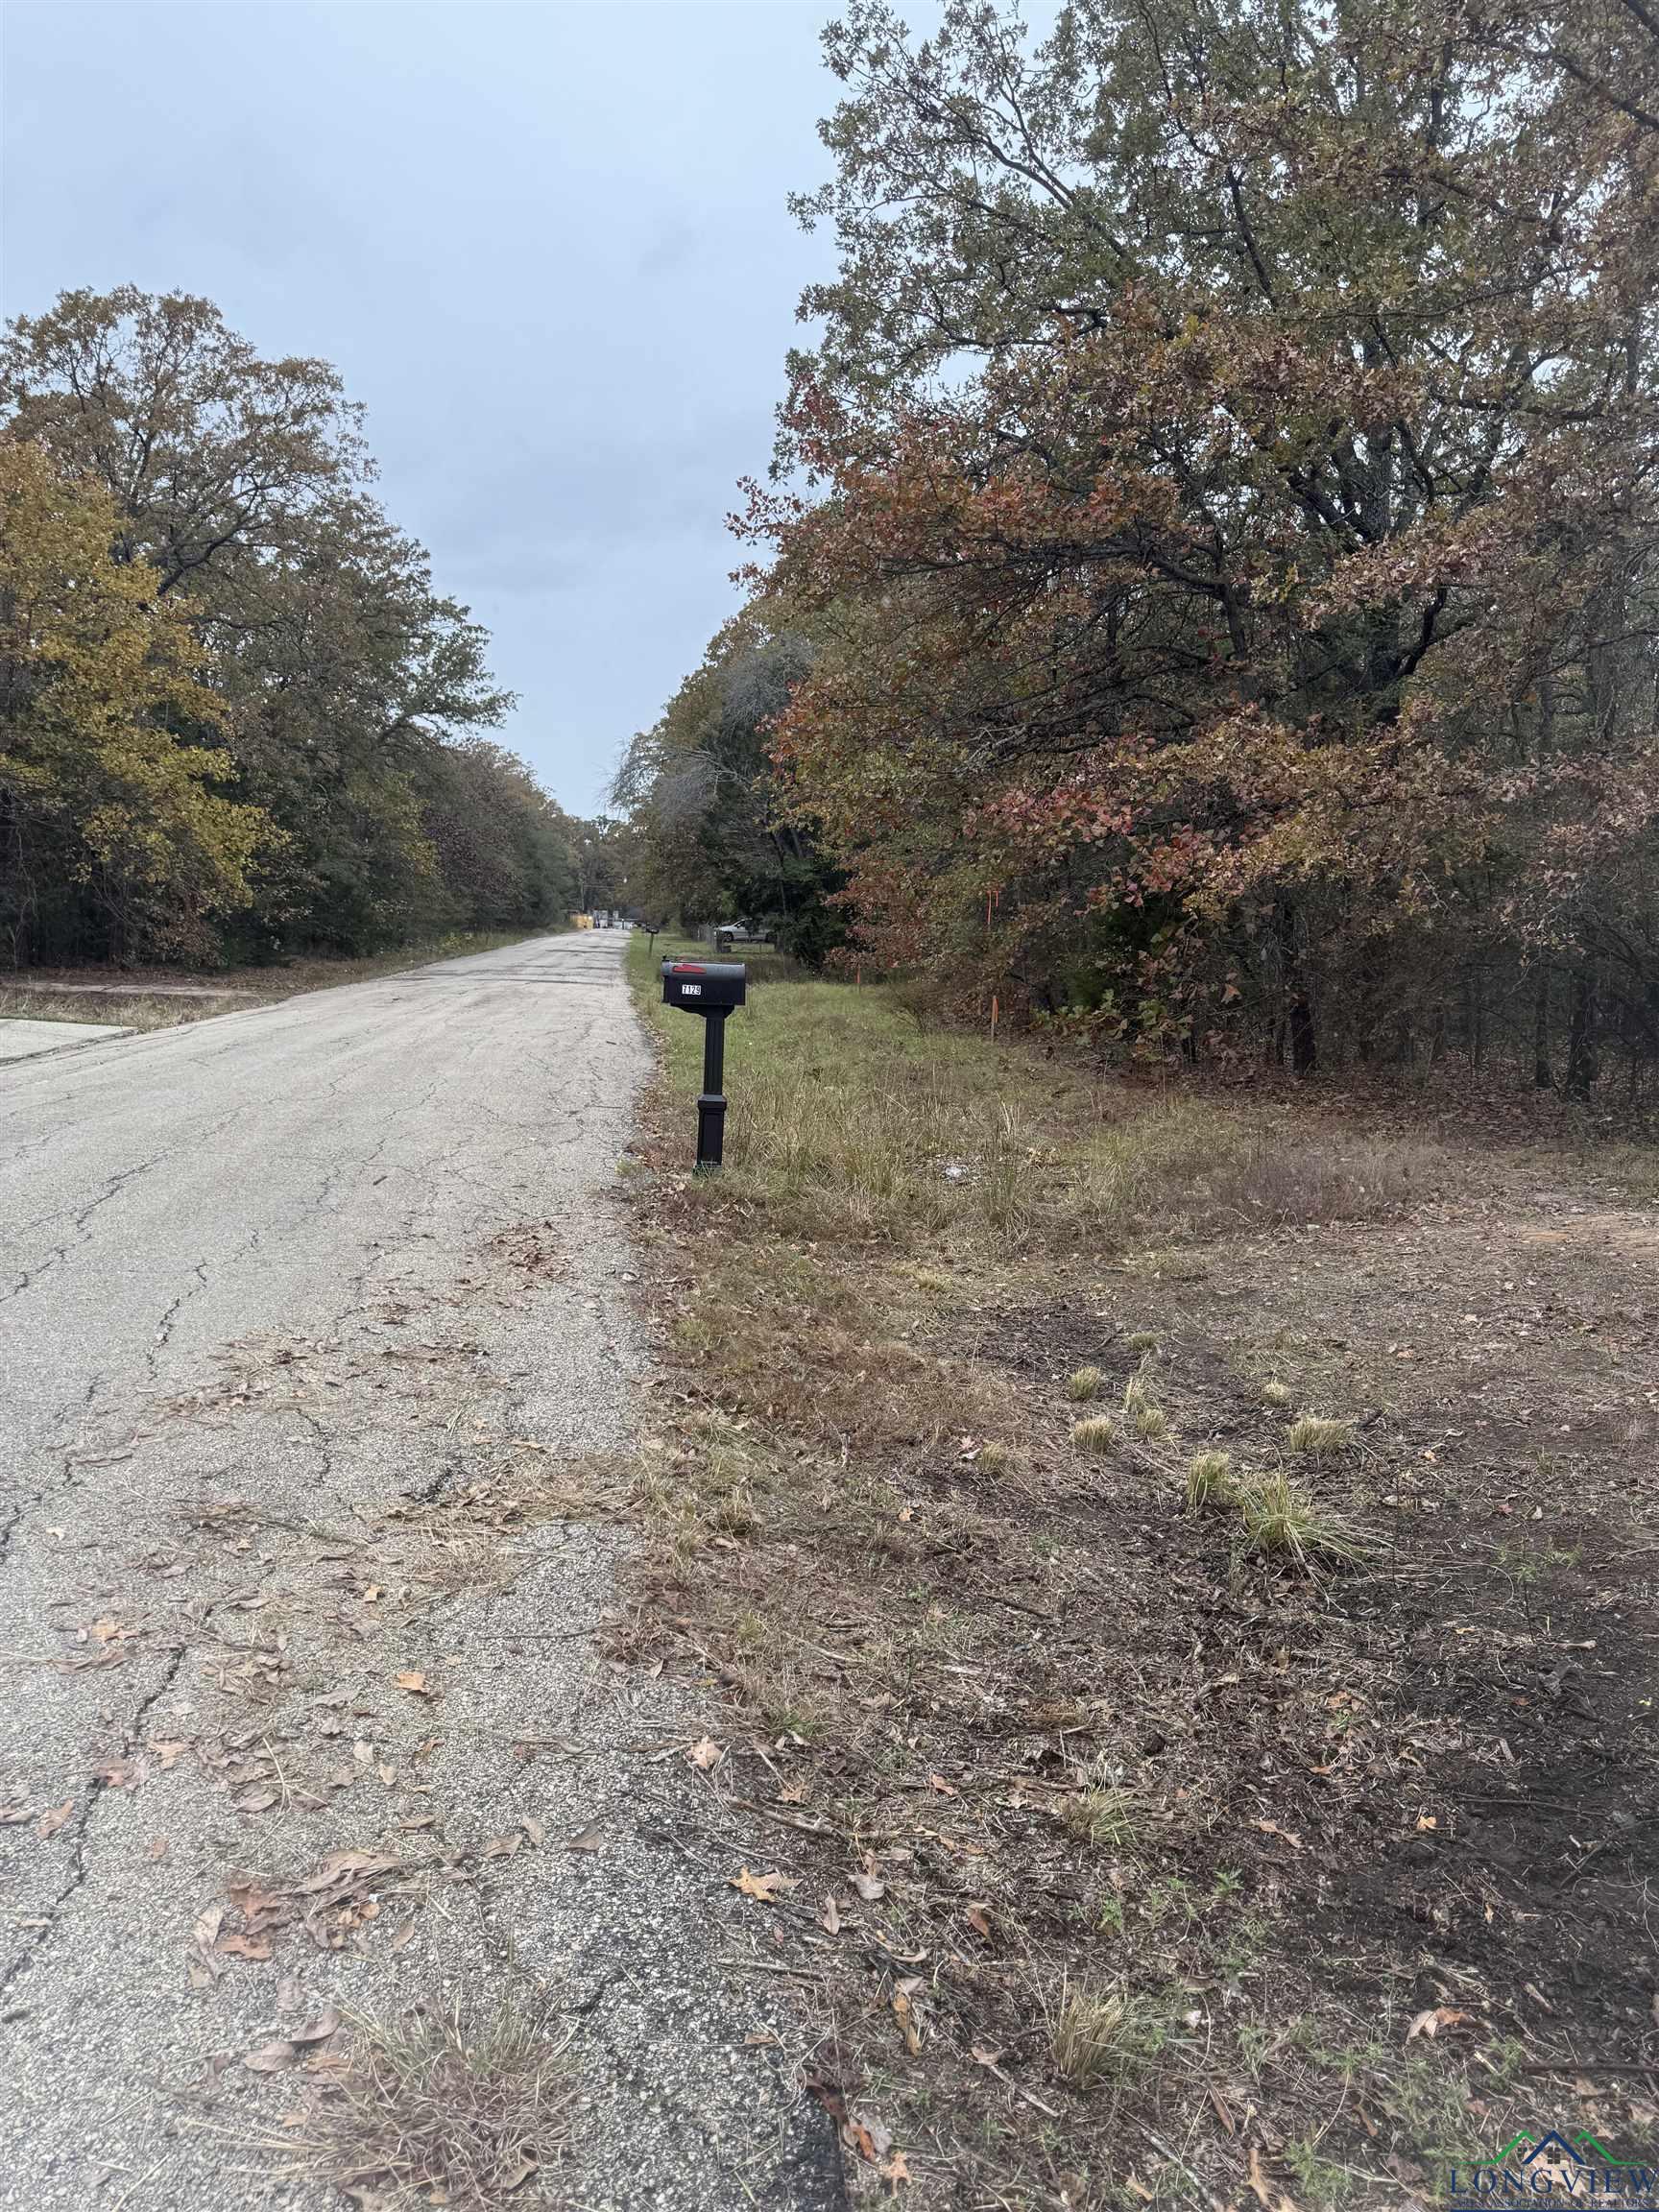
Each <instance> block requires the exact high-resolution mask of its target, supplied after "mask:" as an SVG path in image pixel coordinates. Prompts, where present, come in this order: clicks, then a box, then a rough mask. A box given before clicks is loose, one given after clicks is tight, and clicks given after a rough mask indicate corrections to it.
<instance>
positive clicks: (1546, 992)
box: [1532, 968, 1552, 1091]
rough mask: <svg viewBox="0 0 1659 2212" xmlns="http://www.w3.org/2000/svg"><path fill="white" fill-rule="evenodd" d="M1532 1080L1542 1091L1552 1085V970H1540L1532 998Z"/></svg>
mask: <svg viewBox="0 0 1659 2212" xmlns="http://www.w3.org/2000/svg"><path fill="white" fill-rule="evenodd" d="M1532 1080H1533V1082H1534V1083H1535V1084H1536V1086H1537V1087H1538V1089H1539V1090H1540V1091H1548V1090H1549V1089H1550V1087H1551V1080H1552V1078H1551V1073H1550V971H1549V969H1548V968H1540V969H1539V971H1538V988H1537V990H1536V992H1535V993H1534V994H1533V998H1532Z"/></svg>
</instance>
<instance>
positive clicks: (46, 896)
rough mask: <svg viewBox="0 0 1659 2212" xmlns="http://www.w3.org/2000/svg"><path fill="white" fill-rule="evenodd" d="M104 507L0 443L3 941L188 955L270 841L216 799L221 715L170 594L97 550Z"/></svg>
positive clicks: (229, 768) (105, 541) (241, 893)
mask: <svg viewBox="0 0 1659 2212" xmlns="http://www.w3.org/2000/svg"><path fill="white" fill-rule="evenodd" d="M114 526H115V511H114V508H113V505H112V503H111V502H110V500H109V499H108V497H107V496H106V495H105V493H103V492H102V490H101V489H100V488H99V487H98V485H97V484H96V483H92V482H87V481H84V480H83V481H68V480H65V479H64V478H62V477H60V475H59V473H58V471H57V470H56V469H54V468H53V466H52V464H51V462H50V460H49V459H48V457H47V456H46V455H45V454H43V453H42V452H40V451H39V450H38V449H37V448H36V447H34V446H30V445H19V444H17V443H15V442H14V441H12V440H10V439H4V440H0V928H3V929H4V930H5V931H6V933H7V935H8V936H9V938H10V940H11V942H10V946H9V948H8V949H9V950H11V951H12V956H13V958H15V957H16V955H17V953H18V951H19V950H21V949H23V948H24V947H25V946H26V945H27V943H28V942H29V941H30V939H31V938H33V937H36V936H37V935H40V934H45V935H46V936H47V937H49V938H50V937H54V936H60V935H69V936H78V935H79V934H81V933H82V932H85V931H95V932H97V933H98V934H100V935H101V936H102V937H103V938H104V939H105V941H106V942H108V944H109V945H110V946H111V947H112V948H113V949H114V950H117V951H126V950H134V949H140V948H141V949H144V950H156V951H159V952H161V953H162V954H164V955H178V956H182V957H189V956H192V955H198V954H200V953H201V952H202V951H203V950H204V949H205V948H206V947H208V946H209V945H210V944H211V942H212V929H213V925H214V923H215V922H216V920H217V919H218V918H219V917H221V916H223V915H226V914H228V913H231V912H234V911H235V910H236V909H238V908H240V907H244V906H246V905H247V904H248V903H249V902H250V900H251V899H252V896H253V890H252V885H253V872H254V868H255V866H256V864H257V862H258V860H259V859H260V858H261V857H262V856H264V855H266V854H269V853H270V852H271V851H272V849H273V846H274V844H275V842H276V840H275V838H274V835H273V832H272V829H271V825H270V823H269V821H268V820H267V819H266V818H265V817H264V816H263V815H262V814H260V813H259V811H258V810H257V809H256V808H254V807H252V806H249V805H242V804H239V803H238V802H237V801H236V800H234V799H233V798H230V797H228V795H227V793H226V789H225V786H226V785H227V784H228V783H229V782H230V781H232V779H233V776H234V763H233V762H232V760H231V758H230V757H229V755H228V753H227V752H225V751H224V749H223V746H222V743H221V742H220V740H221V739H222V735H223V730H224V722H225V715H224V709H223V707H222V704H221V702H220V701H219V699H218V698H217V697H216V696H215V695H214V694H213V693H212V692H211V691H209V690H208V689H207V688H206V687H205V686H204V684H203V682H202V680H201V679H202V673H203V665H202V664H203V660H204V656H203V653H202V649H201V647H200V645H199V643H198V641H197V638H196V637H195V635H194V633H193V631H192V628H191V625H190V622H189V616H188V607H187V604H186V602H184V601H183V600H182V599H177V598H176V599H171V600H163V599H162V598H161V597H160V595H159V586H158V582H157V578H156V573H155V571H154V570H153V569H151V568H149V567H147V566H145V565H141V564H140V565H120V564H118V563H117V562H116V561H114V560H113V559H112V558H111V556H110V552H109V546H110V541H111V538H112V536H113V534H114Z"/></svg>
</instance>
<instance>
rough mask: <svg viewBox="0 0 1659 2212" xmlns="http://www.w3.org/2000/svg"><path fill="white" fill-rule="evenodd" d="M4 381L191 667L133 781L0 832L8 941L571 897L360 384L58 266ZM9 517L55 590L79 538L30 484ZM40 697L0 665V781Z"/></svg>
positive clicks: (142, 936)
mask: <svg viewBox="0 0 1659 2212" xmlns="http://www.w3.org/2000/svg"><path fill="white" fill-rule="evenodd" d="M0 408H3V409H4V414H5V418H6V421H7V425H8V428H7V436H8V439H9V442H10V443H9V448H8V449H9V450H11V451H15V452H19V453H22V452H26V453H28V454H30V455H31V456H33V460H32V462H31V463H30V467H31V469H33V470H34V471H35V474H36V477H37V478H38V481H39V482H40V483H46V482H51V483H55V484H57V485H58V486H59V488H60V489H59V492H58V493H57V494H56V496H57V498H58V500H59V502H60V505H61V504H63V503H74V502H82V503H83V505H82V506H81V508H80V509H79V510H78V511H80V512H83V513H85V514H90V513H91V512H92V509H91V507H90V506H87V505H85V504H84V503H85V502H88V501H91V500H93V499H94V497H96V499H97V500H98V501H99V502H100V504H99V505H98V507H97V517H98V520H97V528H96V532H95V533H94V535H95V536H96V538H97V540H98V548H97V554H98V558H99V559H100V560H102V561H103V562H105V563H106V564H107V565H108V568H109V570H110V572H111V573H113V574H115V575H118V576H123V577H128V578H131V579H132V580H133V582H134V587H135V588H136V589H139V590H140V592H141V594H142V595H143V596H144V597H145V598H146V600H147V602H148V603H150V604H152V605H153V606H154V608H155V609H156V615H154V616H153V617H152V618H151V621H150V628H151V630H152V632H156V633H159V631H160V629H161V627H162V625H161V622H160V614H161V613H162V611H165V614H166V617H167V620H168V622H169V623H171V624H172V625H173V626H174V627H175V628H176V629H177V630H179V631H180V634H181V635H183V636H185V637H188V639H189V641H190V655H191V658H190V661H189V665H190V668H191V671H192V674H193V676H194V678H195V679H196V685H197V688H196V691H195V692H194V694H193V695H192V696H191V698H190V699H189V701H188V702H187V704H186V706H185V707H184V708H183V709H180V708H179V707H178V706H177V705H176V706H175V707H174V708H173V709H170V710H168V711H162V709H160V707H158V705H157V703H156V701H154V700H150V701H148V702H146V703H144V706H143V715H142V720H143V726H144V727H145V728H146V730H147V731H149V732H150V733H152V734H151V737H150V739H149V743H150V753H151V757H150V769H149V773H150V775H151V777H152V780H153V781H154V780H155V779H156V778H158V779H159V781H158V782H157V783H156V788H155V789H154V790H152V791H151V792H150V793H149V795H148V796H147V797H146V796H145V795H144V793H143V792H141V791H140V789H139V787H138V786H139V784H140V783H141V782H142V781H143V779H142V778H137V777H136V776H135V772H134V773H133V774H130V775H129V776H128V781H127V783H126V785H125V786H124V787H123V792H122V794H121V795H120V796H119V797H118V798H116V799H114V800H107V801H104V802H100V803H99V805H93V800H94V785H93V784H92V783H90V782H88V783H85V784H84V786H83V789H82V793H81V795H80V796H78V797H76V798H74V799H72V800H70V801H68V802H66V805H67V815H65V814H64V813H63V810H62V809H61V808H60V816H59V819H60V821H66V820H67V819H68V817H69V816H73V817H74V818H75V829H74V833H73V834H71V833H70V832H69V831H68V830H67V829H65V830H64V831H63V833H62V834H61V835H59V836H57V838H56V841H54V840H53V839H52V838H49V837H47V836H45V834H44V832H43V829H42V827H41V824H42V821H43V820H44V817H43V816H42V815H40V813H39V810H38V808H36V812H35V813H34V814H32V815H31V816H30V817H29V819H28V823H27V825H26V834H24V833H23V832H19V831H15V830H14V832H13V834H12V845H11V851H10V853H8V854H0V869H3V870H4V874H3V875H0V918H3V919H4V921H5V923H6V925H7V926H8V927H9V928H10V930H11V933H12V945H11V951H12V958H13V959H16V960H28V959H36V960H43V959H49V958H82V957H92V958H109V957H114V958H171V957H189V958H192V959H197V960H203V959H209V960H210V959H213V958H221V957H222V958H228V959H240V960H256V959H265V958H271V957H276V956H278V955H282V954H289V953H294V952H303V951H309V950H324V951H341V952H369V951H374V950H380V949H383V948H386V947H389V946H393V945H397V944H399V943H401V942H403V941H405V940H407V939H410V938H413V937H417V936H422V935H431V934H433V933H434V932H437V931H441V930H443V929H445V928H448V927H453V926H465V927H469V928H484V929H489V928H500V927H513V926H536V925H538V924H540V923H544V922H550V921H554V920H557V919H562V918H563V917H564V916H565V915H566V914H567V913H568V912H569V910H570V905H571V903H572V900H573V893H574V890H575V887H576V882H577V878H578V874H579V870H578V868H577V866H576V864H575V850H574V848H575V843H576V834H577V832H576V826H575V825H574V824H572V823H571V822H569V821H568V820H567V819H566V817H565V816H564V815H563V814H562V813H561V812H560V811H559V809H558V808H557V807H555V806H554V805H552V804H551V803H550V802H549V801H548V800H547V799H546V798H545V797H544V795H543V794H542V793H541V791H539V790H538V789H537V787H536V785H535V783H534V782H533V781H532V780H531V778H530V777H529V775H528V773H527V771H526V770H525V769H524V767H523V765H522V763H520V762H519V761H517V760H516V759H515V758H514V757H512V756H511V755H510V754H507V753H505V752H503V751H502V750H501V749H500V748H499V747H497V746H494V745H492V744H489V743H486V742H485V741H483V739H482V738H481V737H480V736H479V735H478V734H477V733H479V732H481V731H483V730H486V729H488V728H490V727H491V726H493V724H494V723H496V722H498V721H499V720H500V718H501V715H502V714H503V712H504V711H505V709H507V707H508V706H509V705H510V704H511V702H510V700H509V699H508V697H507V696H506V695H505V694H504V693H502V692H500V691H498V690H497V689H496V688H495V687H494V686H493V685H492V683H491V681H490V678H489V674H488V671H487V668H486V665H485V651H486V645H487V640H486V638H485V636H484V633H483V631H482V630H481V629H480V628H479V627H478V625H477V624H476V623H474V622H473V621H471V619H470V618H469V614H468V612H467V610H466V609H465V608H464V607H462V606H459V605H458V604H457V603H456V602H455V601H453V600H451V599H447V598H445V597H444V596H443V595H442V594H441V593H439V592H438V591H436V590H435V589H434V588H433V583H432V578H431V572H430V566H429V564H428V561H427V558H426V555H425V553H424V551H423V550H422V548H421V546H420V545H418V544H417V543H415V541H413V540H411V539H410V538H408V537H406V536H405V535H404V534H403V533H402V532H401V531H399V530H397V528H396V526H395V525H394V524H393V523H391V522H390V521H389V520H388V519H387V517H386V516H385V515H384V514H383V513H382V511H381V509H380V508H379V506H378V505H377V504H376V503H375V501H374V500H373V498H372V497H371V496H370V495H369V493H368V490H367V486H368V483H369V481H370V478H371V477H372V474H373V468H372V464H371V463H370V461H369V458H368V456H367V453H366V451H365V448H364V445H363V442H362V436H361V427H360V414H359V410H358V409H357V408H355V407H354V406H353V405H352V404H351V403H350V402H349V400H348V399H347V398H346V397H345V395H344V393H343V390H342V388H341V383H340V379H339V377H338V375H337V374H336V373H335V372H334V370H333V369H331V368H330V367H329V366H328V364H327V363H326V362H322V361H314V360H305V359H285V360H267V359H264V358H263V357H262V356H260V355H259V354H258V353H257V352H256V351H255V350H254V349H253V348H252V346H250V345H249V344H248V342H247V341H246V340H245V339H242V338H240V337H238V336H237V335H236V333H234V332H233V331H231V330H229V329H228V328H227V326H226V325H225V322H224V319H223V317H222V316H221V315H220V314H219V312H218V310H217V309H216V308H215V307H213V306H212V304H211V303H210V302H209V301H204V300H197V299H191V298H188V297H186V296H183V295H179V294H170V295H167V296H164V297H152V296H150V295H147V294H144V293H142V292H139V291H137V290H135V289H134V288H132V287H131V286H124V287H122V288H120V289H119V290H117V291H114V292H111V293H108V294H103V295H100V294H95V293H91V292H70V293H64V294H63V295H62V296H61V297H60V299H59V301H57V303H56V305H55V306H54V307H52V308H51V309H50V310H48V311H47V312H46V313H45V314H42V315H39V316H34V317H30V316H23V317H19V318H18V319H17V320H16V321H15V322H14V323H13V324H12V325H11V327H10V331H9V334H8V337H7V340H6V342H5V345H4V347H3V348H0ZM42 471H43V472H44V473H43V474H42V473H41V472H42ZM8 539H9V546H8V551H9V558H11V559H12V560H13V561H14V562H22V563H24V564H27V565H32V567H33V568H35V569H37V570H40V571H41V572H42V573H44V572H45V571H47V570H50V571H52V573H53V574H55V575H56V577H57V579H58V588H59V589H60V590H67V589H71V588H72V587H73V586H75V585H76V584H77V582H78V580H79V579H80V578H81V577H82V576H83V575H84V572H85V571H86V566H87V563H88V560H89V559H90V558H91V553H90V551H89V548H88V546H86V545H77V546H76V547H74V548H73V549H71V548H68V547H66V546H65V545H63V544H62V543H61V542H60V538H57V537H54V536H53V534H52V532H51V530H49V529H48V528H47V527H46V517H45V515H44V510H43V509H42V508H41V506H40V498H39V496H38V495H37V496H36V499H35V502H34V504H33V505H30V504H27V503H25V505H23V506H18V505H16V504H15V503H13V507H12V512H11V516H10V518H9V522H8ZM100 589H104V588H103V587H102V586H101V587H100ZM152 660H154V647H153V648H152ZM26 688H27V687H26ZM57 697H58V701H59V707H60V722H61V721H62V719H63V716H64V715H65V714H68V713H69V712H70V709H71V706H72V702H71V699H70V694H69V693H68V691H67V690H65V689H64V687H63V685H61V683H60V685H59V687H58V691H57ZM33 711H34V710H33V709H29V708H28V703H27V701H26V699H25V698H24V696H23V693H21V692H19V691H18V689H17V687H16V686H15V685H12V687H11V688H10V689H9V692H8V695H7V698H6V700H5V702H4V705H3V713H4V725H3V733H0V743H3V746H4V752H3V753H0V758H4V759H6V760H8V761H11V762H12V763H13V764H14V765H13V768H12V782H13V784H14V785H16V784H18V783H19V780H20V779H21V777H22V775H23V769H22V768H21V767H19V766H16V765H15V763H17V762H19V761H20V760H21V759H22V757H23V752H24V748H25V728H26V723H27V714H28V713H29V712H33ZM73 711H74V713H75V714H76V715H78V716H79V720H78V722H77V724H76V736H75V742H77V743H79V744H81V745H82V746H84V747H89V746H91V747H95V746H97V745H99V744H103V745H104V746H105V749H106V751H108V740H107V737H106V736H105V735H103V734H102V728H103V726H102V724H101V721H100V713H99V710H98V709H95V708H94V707H93V706H92V705H90V704H88V703H87V702H84V701H78V702H74V703H73ZM36 723H37V717H36ZM29 727H31V728H33V731H34V734H33V735H32V736H31V737H30V738H29V740H28V742H30V743H33V744H34V745H35V746H36V748H37V747H38V745H39V743H40V736H39V732H38V728H37V726H36V725H29ZM163 728H164V729H165V730H166V732H167V739H166V742H164V743H163V742H159V741H158V740H157V738H156V735H155V733H156V732H157V731H159V730H161V729H163ZM180 777H183V778H184V779H185V781H186V782H187V783H188V785H189V787H190V789H191V790H193V791H194V793H195V795H196V796H195V800H194V802H193V809H194V822H195V827H194V829H191V830H190V831H189V833H186V834H180V829H179V826H178V818H179V814H180V805H181V802H180V797H179V794H180V790H181V789H182V788H183V785H181V784H180ZM209 792H211V793H212V794H213V795H214V796H213V799H212V802H211V804H209V801H208V797H207V794H208V793H209ZM169 793H171V794H172V796H171V797H169V796H168V794H169ZM215 808H217V809H218V811H217V812H215V811H214V809H215ZM169 809H171V812H169ZM186 811H188V810H186ZM19 819H21V817H19ZM232 829H234V834H232ZM20 837H21V842H20V841H19V839H20ZM77 839H78V840H79V843H77ZM111 840H113V842H112V841H111ZM100 841H101V843H100ZM93 845H98V846H99V851H100V853H101V854H102V856H101V857H98V858H97V859H96V860H94V859H89V858H88V854H89V853H90V852H91V849H92V846H93ZM106 849H107V850H106ZM167 855H171V857H167Z"/></svg>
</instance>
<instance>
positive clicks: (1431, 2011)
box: [1406, 2005, 1474, 2043]
mask: <svg viewBox="0 0 1659 2212" xmlns="http://www.w3.org/2000/svg"><path fill="white" fill-rule="evenodd" d="M1473 2025H1474V2015H1473V2013H1470V2012H1459V2011H1458V2010H1457V2008H1455V2006H1453V2005H1431V2006H1430V2007H1429V2008H1427V2009H1426V2010H1425V2011H1422V2012H1419V2013H1418V2014H1417V2016H1416V2018H1415V2019H1414V2020H1413V2021H1412V2023H1411V2025H1410V2027H1409V2028H1407V2031H1406V2040H1407V2043H1410V2042H1412V2041H1414V2040H1415V2038H1416V2037H1417V2036H1419V2035H1438V2034H1439V2032H1440V2031H1441V2029H1442V2028H1468V2027H1472V2026H1473Z"/></svg>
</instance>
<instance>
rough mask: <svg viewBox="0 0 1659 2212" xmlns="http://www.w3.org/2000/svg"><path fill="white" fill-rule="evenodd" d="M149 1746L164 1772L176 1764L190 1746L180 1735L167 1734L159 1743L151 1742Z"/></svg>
mask: <svg viewBox="0 0 1659 2212" xmlns="http://www.w3.org/2000/svg"><path fill="white" fill-rule="evenodd" d="M150 1748H151V1750H152V1751H154V1752H155V1754H156V1758H157V1760H158V1761H159V1762H160V1766H161V1771H162V1773H163V1774H165V1773H166V1771H167V1769H168V1768H169V1767H177V1766H178V1764H179V1762H180V1759H182V1758H183V1756H184V1754H185V1752H186V1751H188V1750H189V1748H190V1746H189V1744H188V1743H185V1741H184V1739H183V1737H182V1736H168V1737H163V1738H162V1740H161V1741H160V1742H159V1743H152V1744H151V1746H150Z"/></svg>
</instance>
